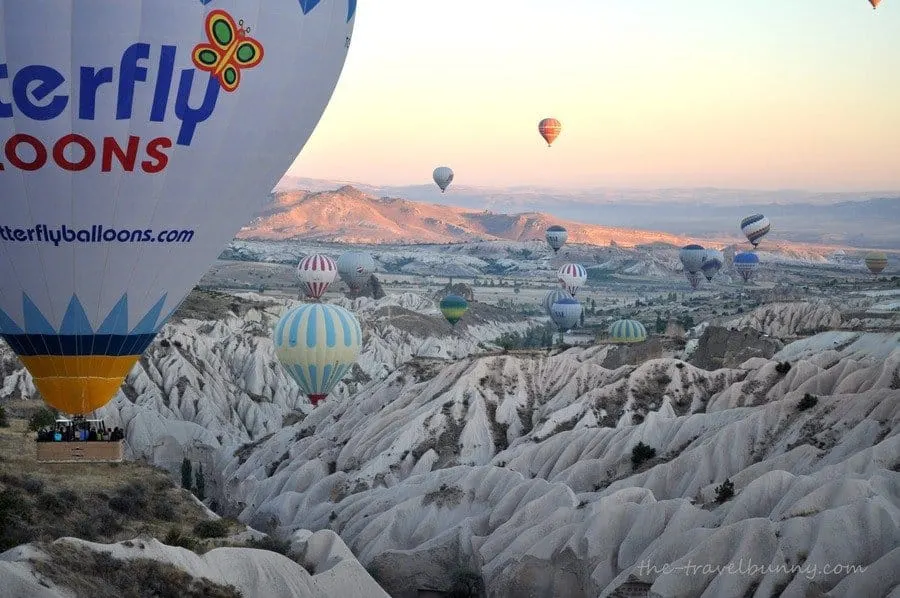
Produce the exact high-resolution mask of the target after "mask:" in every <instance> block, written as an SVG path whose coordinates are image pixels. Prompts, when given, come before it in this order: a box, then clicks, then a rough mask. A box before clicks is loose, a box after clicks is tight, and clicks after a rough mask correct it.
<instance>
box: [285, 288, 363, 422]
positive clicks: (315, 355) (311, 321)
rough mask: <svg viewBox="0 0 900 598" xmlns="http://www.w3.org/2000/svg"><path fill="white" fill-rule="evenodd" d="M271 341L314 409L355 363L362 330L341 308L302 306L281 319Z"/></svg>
mask: <svg viewBox="0 0 900 598" xmlns="http://www.w3.org/2000/svg"><path fill="white" fill-rule="evenodd" d="M273 341H274V343H275V354H276V355H277V356H278V360H279V361H280V362H281V365H282V366H283V367H284V369H285V370H287V373H288V374H290V376H291V378H293V379H294V380H296V381H297V384H298V385H299V386H300V389H301V390H302V391H303V392H304V393H305V394H306V396H308V397H309V400H310V401H311V402H312V404H313V406H315V405H317V404H318V403H319V402H320V401H321V400H323V399H324V398H325V397H326V396H328V393H330V392H331V391H332V390H333V389H334V387H335V386H337V383H338V382H340V381H341V378H343V377H344V376H345V375H346V374H347V372H349V371H350V368H352V367H353V364H354V363H356V358H357V357H358V356H359V349H360V347H361V345H362V328H361V327H360V325H359V320H357V319H356V316H354V315H353V314H352V313H350V312H349V311H347V310H346V309H344V308H343V307H340V306H338V305H331V304H328V303H304V304H301V305H298V306H296V307H292V308H291V309H289V310H288V311H286V312H285V313H284V315H283V316H281V319H279V320H278V324H276V325H275V332H274V335H273Z"/></svg>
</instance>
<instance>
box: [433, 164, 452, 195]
mask: <svg viewBox="0 0 900 598" xmlns="http://www.w3.org/2000/svg"><path fill="white" fill-rule="evenodd" d="M431 177H432V178H433V179H434V182H435V183H437V186H438V187H440V188H441V193H443V192H444V191H446V190H447V187H449V186H450V183H452V182H453V170H451V169H450V168H448V167H447V166H438V167H437V168H435V169H434V172H433V173H432V175H431Z"/></svg>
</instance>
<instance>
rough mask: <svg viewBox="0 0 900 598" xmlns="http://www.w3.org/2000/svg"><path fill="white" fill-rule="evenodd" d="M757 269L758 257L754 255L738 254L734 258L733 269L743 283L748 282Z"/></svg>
mask: <svg viewBox="0 0 900 598" xmlns="http://www.w3.org/2000/svg"><path fill="white" fill-rule="evenodd" d="M758 267H759V256H758V255H756V254H755V253H749V252H744V253H739V254H737V255H736V256H734V269H735V271H737V273H738V274H740V275H741V278H743V279H744V282H750V279H751V278H752V277H753V273H754V272H755V271H756V269H757V268H758Z"/></svg>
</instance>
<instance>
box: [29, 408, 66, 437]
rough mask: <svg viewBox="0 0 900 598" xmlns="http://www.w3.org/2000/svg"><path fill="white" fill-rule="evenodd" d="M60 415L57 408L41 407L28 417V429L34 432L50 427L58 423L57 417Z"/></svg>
mask: <svg viewBox="0 0 900 598" xmlns="http://www.w3.org/2000/svg"><path fill="white" fill-rule="evenodd" d="M58 415H59V412H58V411H57V410H56V409H52V410H51V409H47V408H46V407H41V408H40V409H38V410H37V411H35V412H34V413H32V414H31V417H30V418H29V419H28V429H29V430H31V431H32V432H37V431H38V430H40V429H41V428H48V427H50V426H52V425H53V424H55V423H56V417H57V416H58Z"/></svg>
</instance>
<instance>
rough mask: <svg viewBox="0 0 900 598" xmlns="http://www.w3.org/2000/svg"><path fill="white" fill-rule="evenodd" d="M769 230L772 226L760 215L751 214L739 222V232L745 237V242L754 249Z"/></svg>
mask: <svg viewBox="0 0 900 598" xmlns="http://www.w3.org/2000/svg"><path fill="white" fill-rule="evenodd" d="M771 228H772V225H771V224H770V223H769V219H768V218H766V217H765V216H763V215H762V214H753V215H751V216H747V217H746V218H744V219H743V220H741V232H743V233H744V235H746V237H747V240H748V241H750V243H752V244H753V246H754V247H756V246H758V245H759V243H760V241H762V238H763V237H765V236H766V235H767V234H768V233H769V229H771Z"/></svg>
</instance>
